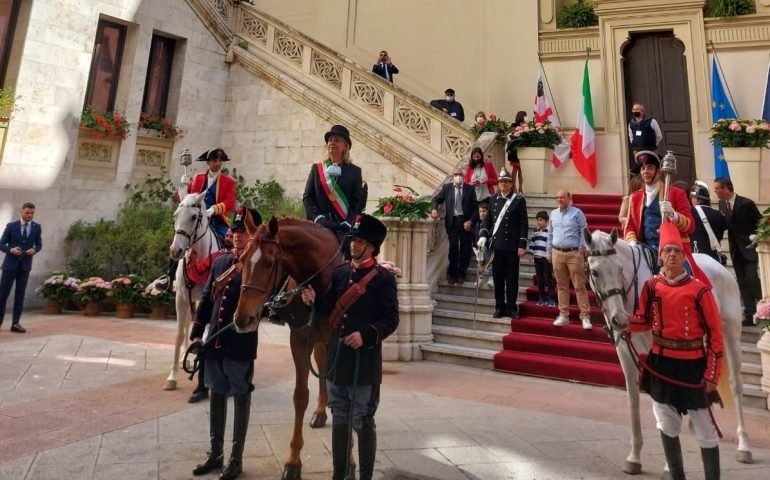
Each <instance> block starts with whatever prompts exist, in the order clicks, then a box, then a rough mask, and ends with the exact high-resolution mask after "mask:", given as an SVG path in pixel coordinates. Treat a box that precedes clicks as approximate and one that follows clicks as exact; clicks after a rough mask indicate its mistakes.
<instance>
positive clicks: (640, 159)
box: [631, 150, 660, 175]
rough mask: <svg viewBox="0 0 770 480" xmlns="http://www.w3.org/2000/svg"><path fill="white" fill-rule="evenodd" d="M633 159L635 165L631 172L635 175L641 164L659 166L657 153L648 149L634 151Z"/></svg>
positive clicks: (640, 168)
mask: <svg viewBox="0 0 770 480" xmlns="http://www.w3.org/2000/svg"><path fill="white" fill-rule="evenodd" d="M634 160H636V165H635V166H634V168H632V169H631V173H633V174H635V175H637V174H639V172H640V171H641V170H642V165H655V166H656V167H658V168H660V158H658V155H657V154H656V153H655V152H652V151H650V150H642V151H640V152H636V155H634Z"/></svg>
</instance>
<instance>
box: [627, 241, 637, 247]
mask: <svg viewBox="0 0 770 480" xmlns="http://www.w3.org/2000/svg"><path fill="white" fill-rule="evenodd" d="M628 245H629V246H630V247H635V246H636V240H629V241H628Z"/></svg>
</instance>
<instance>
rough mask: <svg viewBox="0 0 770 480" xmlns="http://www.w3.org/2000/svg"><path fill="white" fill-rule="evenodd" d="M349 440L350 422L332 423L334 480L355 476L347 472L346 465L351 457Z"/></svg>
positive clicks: (347, 479) (344, 479) (343, 479)
mask: <svg viewBox="0 0 770 480" xmlns="http://www.w3.org/2000/svg"><path fill="white" fill-rule="evenodd" d="M349 441H350V436H349V435H348V424H347V423H332V465H334V474H333V476H332V480H351V479H354V478H355V477H354V476H351V475H350V474H349V473H348V474H346V473H345V466H346V465H347V464H348V460H349V459H350V455H348V442H349Z"/></svg>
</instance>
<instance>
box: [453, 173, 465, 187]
mask: <svg viewBox="0 0 770 480" xmlns="http://www.w3.org/2000/svg"><path fill="white" fill-rule="evenodd" d="M452 182H453V183H454V184H455V185H457V186H459V185H462V184H463V176H462V175H455V176H454V177H452Z"/></svg>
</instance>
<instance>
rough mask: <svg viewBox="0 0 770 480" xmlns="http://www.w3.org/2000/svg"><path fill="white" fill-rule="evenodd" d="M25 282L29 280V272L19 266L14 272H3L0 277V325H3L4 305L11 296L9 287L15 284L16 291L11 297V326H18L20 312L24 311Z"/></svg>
mask: <svg viewBox="0 0 770 480" xmlns="http://www.w3.org/2000/svg"><path fill="white" fill-rule="evenodd" d="M27 280H29V270H24V269H23V268H22V267H21V265H19V266H17V267H16V268H15V269H14V270H3V273H2V276H1V277H0V325H2V324H3V319H4V317H5V303H6V301H7V300H8V297H9V296H10V295H11V287H13V283H14V282H16V291H15V292H14V295H13V316H12V317H11V319H12V321H13V324H14V325H18V323H19V319H21V311H22V310H23V309H24V292H26V291H27Z"/></svg>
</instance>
